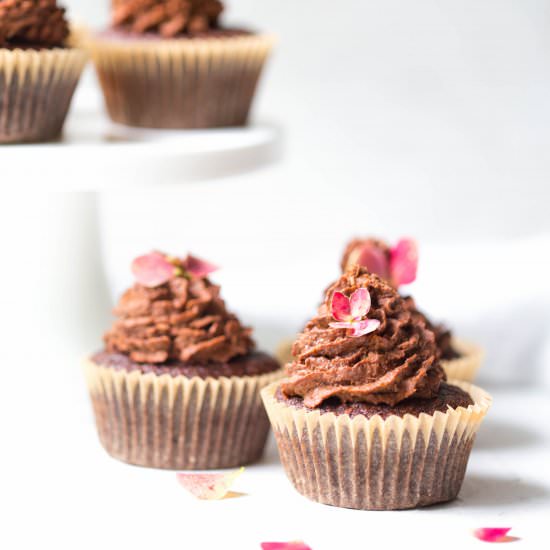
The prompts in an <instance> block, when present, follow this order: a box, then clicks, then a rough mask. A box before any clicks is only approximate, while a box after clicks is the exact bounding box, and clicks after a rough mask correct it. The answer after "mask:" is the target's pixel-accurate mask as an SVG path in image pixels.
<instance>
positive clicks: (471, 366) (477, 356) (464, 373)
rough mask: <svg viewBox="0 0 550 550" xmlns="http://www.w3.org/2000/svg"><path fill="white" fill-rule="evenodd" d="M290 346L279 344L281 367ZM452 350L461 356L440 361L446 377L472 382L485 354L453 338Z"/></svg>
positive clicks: (289, 355) (289, 354)
mask: <svg viewBox="0 0 550 550" xmlns="http://www.w3.org/2000/svg"><path fill="white" fill-rule="evenodd" d="M292 344H293V341H292V340H283V341H282V342H281V343H280V344H279V347H278V348H277V353H276V356H277V359H278V361H279V362H280V363H281V365H286V363H289V362H290V361H292V359H293V357H292ZM453 348H454V349H455V350H457V351H458V352H459V353H460V354H461V357H458V358H457V359H451V360H445V361H441V366H442V367H443V368H444V369H445V372H446V373H447V377H448V378H454V379H457V380H463V381H465V382H472V381H473V380H474V379H475V377H476V374H477V372H478V370H479V368H480V366H481V364H482V362H483V359H484V357H485V352H484V351H483V349H482V348H481V347H480V346H478V345H476V344H473V343H472V342H467V341H465V340H461V339H458V338H453Z"/></svg>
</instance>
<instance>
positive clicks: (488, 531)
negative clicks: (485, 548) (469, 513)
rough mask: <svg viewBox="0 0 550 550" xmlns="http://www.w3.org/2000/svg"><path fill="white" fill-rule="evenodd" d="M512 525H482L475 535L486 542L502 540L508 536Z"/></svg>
mask: <svg viewBox="0 0 550 550" xmlns="http://www.w3.org/2000/svg"><path fill="white" fill-rule="evenodd" d="M510 529H511V527H480V528H479V529H476V530H475V531H474V535H475V536H476V538H478V539H479V540H482V541H484V542H501V541H503V540H504V539H505V538H506V535H507V534H508V531H510Z"/></svg>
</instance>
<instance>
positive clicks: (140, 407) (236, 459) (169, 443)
mask: <svg viewBox="0 0 550 550" xmlns="http://www.w3.org/2000/svg"><path fill="white" fill-rule="evenodd" d="M84 370H85V375H86V380H87V384H88V389H89V391H90V396H91V400H92V405H93V409H94V413H95V418H96V424H97V430H98V434H99V439H100V441H101V443H102V445H103V447H105V449H106V450H107V452H108V453H109V454H110V455H112V456H113V457H114V458H117V459H119V460H122V461H124V462H128V463H130V464H136V465H139V466H149V467H154V468H167V469H175V470H176V469H177V470H207V469H211V468H232V467H235V466H241V465H243V464H249V463H251V462H255V461H257V460H259V459H260V458H261V456H262V453H263V450H264V446H265V442H266V438H267V434H268V432H269V421H268V418H267V415H266V413H265V410H264V408H263V405H262V401H261V398H260V390H261V389H262V388H264V387H265V386H267V385H268V384H270V383H272V382H273V381H275V380H277V379H279V378H280V377H281V371H276V372H273V373H268V374H263V375H258V376H242V377H231V378H228V377H222V378H217V379H214V378H206V379H202V378H199V377H193V378H187V377H185V376H175V377H173V376H170V375H168V374H165V375H162V376H157V375H155V374H153V373H148V374H142V373H140V372H139V371H124V370H115V369H112V368H108V367H103V366H99V365H96V364H95V363H93V362H92V361H90V360H86V361H85V363H84Z"/></svg>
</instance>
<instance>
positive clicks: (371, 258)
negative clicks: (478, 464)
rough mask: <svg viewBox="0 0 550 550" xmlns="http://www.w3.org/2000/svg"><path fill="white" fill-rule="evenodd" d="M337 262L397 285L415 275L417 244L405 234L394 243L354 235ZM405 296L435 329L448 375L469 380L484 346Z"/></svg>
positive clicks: (343, 266) (410, 304)
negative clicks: (460, 335)
mask: <svg viewBox="0 0 550 550" xmlns="http://www.w3.org/2000/svg"><path fill="white" fill-rule="evenodd" d="M340 265H341V268H342V271H343V272H345V271H346V270H347V269H349V268H351V267H353V266H354V265H360V266H363V267H366V268H367V269H368V270H369V271H370V272H372V273H376V274H377V275H379V276H380V277H382V278H384V279H385V280H386V281H388V282H389V283H390V284H391V285H392V286H393V287H394V288H396V289H398V288H399V287H400V286H401V285H405V284H409V283H412V282H414V280H415V279H416V273H417V267H418V248H417V245H416V242H415V241H414V240H412V239H407V238H403V239H401V240H400V241H398V242H397V244H396V245H395V246H390V245H389V244H388V243H386V242H384V241H382V240H380V239H373V238H366V239H353V240H352V241H350V242H349V243H348V245H347V246H346V248H345V251H344V254H343V256H342V260H341V264H340ZM404 299H405V301H406V303H407V304H408V306H409V307H410V309H411V311H412V312H413V313H414V314H415V315H418V316H420V317H422V318H423V319H424V321H425V323H426V326H427V327H428V328H429V329H430V330H432V331H433V332H434V333H435V338H436V345H437V349H438V351H439V354H440V358H441V364H442V366H443V368H444V369H445V372H446V373H447V376H449V378H457V379H459V380H466V381H470V382H471V381H472V380H473V379H474V378H475V375H476V373H477V371H478V370H479V367H480V366H481V363H482V361H483V358H484V352H483V350H482V349H481V348H480V347H479V346H477V345H476V344H473V343H471V342H467V341H464V340H461V339H459V338H456V337H454V336H453V335H452V333H451V331H450V330H449V329H448V328H447V327H446V326H445V325H442V324H435V323H433V322H431V321H430V320H429V319H428V318H427V317H426V315H425V314H424V313H422V312H421V311H419V310H418V309H417V307H416V304H415V301H414V299H413V298H412V297H411V296H407V297H405V298H404Z"/></svg>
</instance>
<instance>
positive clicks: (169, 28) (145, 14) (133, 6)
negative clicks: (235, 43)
mask: <svg viewBox="0 0 550 550" xmlns="http://www.w3.org/2000/svg"><path fill="white" fill-rule="evenodd" d="M222 11H223V4H222V3H221V2H219V0H112V21H113V25H114V26H115V27H123V28H126V29H128V30H129V31H131V32H135V33H145V32H156V33H159V34H160V35H161V36H163V37H165V38H173V37H175V36H177V35H179V34H184V33H187V34H194V33H201V32H205V31H207V30H209V29H215V28H217V26H218V18H219V16H220V14H221V12H222Z"/></svg>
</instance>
